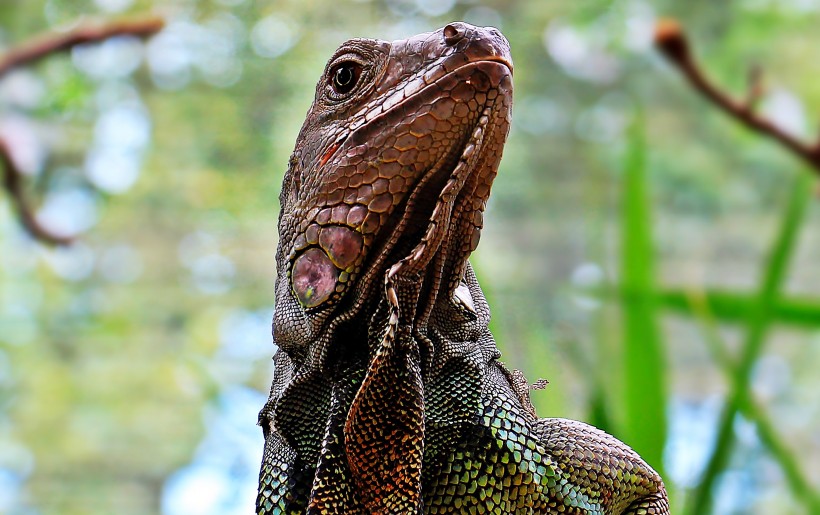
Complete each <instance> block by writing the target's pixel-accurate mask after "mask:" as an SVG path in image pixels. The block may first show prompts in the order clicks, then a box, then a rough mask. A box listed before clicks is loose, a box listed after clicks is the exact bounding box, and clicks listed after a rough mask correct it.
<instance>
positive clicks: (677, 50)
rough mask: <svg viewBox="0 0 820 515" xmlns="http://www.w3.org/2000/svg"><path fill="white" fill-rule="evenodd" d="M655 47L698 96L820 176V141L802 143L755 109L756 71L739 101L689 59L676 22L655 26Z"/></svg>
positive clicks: (758, 92) (758, 83) (758, 84)
mask: <svg viewBox="0 0 820 515" xmlns="http://www.w3.org/2000/svg"><path fill="white" fill-rule="evenodd" d="M655 46H656V47H657V48H658V50H660V51H661V53H662V54H663V55H664V56H666V58H667V59H668V60H669V61H670V62H671V63H672V64H674V65H675V66H676V67H677V68H678V69H679V70H680V71H681V72H682V73H683V75H684V77H686V79H687V80H688V81H689V84H691V85H692V87H694V88H695V89H696V90H697V91H698V92H699V93H700V94H702V95H703V96H704V97H706V98H707V99H709V100H710V101H711V102H712V103H713V104H715V105H717V106H718V107H720V108H721V109H723V111H725V112H726V113H728V114H729V115H730V116H732V117H734V118H735V119H737V120H738V121H740V122H741V123H743V124H744V125H746V127H748V128H750V129H752V130H754V131H757V132H759V133H761V134H763V135H765V136H769V137H771V138H773V139H775V140H777V141H778V142H780V144H782V145H783V146H785V147H786V148H787V149H789V150H790V151H791V152H793V153H794V154H797V155H798V156H800V157H801V158H802V159H803V160H804V161H805V162H807V163H808V164H809V165H811V167H812V169H813V170H814V171H815V172H816V173H817V174H818V175H820V141H817V142H805V141H801V140H800V139H798V138H797V137H795V136H794V135H792V134H789V133H788V132H785V131H783V129H781V128H780V127H778V126H777V125H776V124H775V123H774V122H773V121H772V120H769V119H768V118H766V117H764V116H761V115H760V114H758V113H757V111H756V110H755V109H756V106H757V103H758V100H759V99H760V96H761V90H762V87H761V79H760V75H761V74H760V71H759V70H757V69H754V68H753V69H752V71H751V72H750V74H749V91H748V92H747V95H746V98H745V99H744V100H743V101H739V100H736V99H734V98H732V97H731V96H730V95H729V94H728V93H725V92H723V91H721V90H720V89H719V88H718V87H717V86H715V85H714V84H713V83H712V82H711V81H710V80H709V79H708V78H707V77H706V75H705V74H704V72H703V70H702V69H701V68H700V66H699V65H698V63H697V62H696V61H695V59H694V57H693V56H692V52H691V49H690V47H689V41H688V39H687V37H686V34H685V33H684V32H683V29H682V28H681V26H680V24H679V23H678V22H677V21H676V20H673V19H664V20H661V21H659V22H658V23H657V25H656V26H655Z"/></svg>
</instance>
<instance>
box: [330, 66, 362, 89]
mask: <svg viewBox="0 0 820 515" xmlns="http://www.w3.org/2000/svg"><path fill="white" fill-rule="evenodd" d="M360 72H361V65H359V64H358V63H355V62H344V63H341V64H338V65H336V67H335V68H334V69H332V70H331V72H330V76H331V81H332V85H333V90H334V91H335V92H336V93H337V94H340V95H344V94H346V93H350V92H351V91H352V90H353V88H354V87H355V86H356V82H357V81H358V80H359V74H360Z"/></svg>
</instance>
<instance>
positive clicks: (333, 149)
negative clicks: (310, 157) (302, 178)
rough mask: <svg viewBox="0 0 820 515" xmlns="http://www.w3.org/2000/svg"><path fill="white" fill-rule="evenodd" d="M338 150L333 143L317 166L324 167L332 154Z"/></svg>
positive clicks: (337, 146)
mask: <svg viewBox="0 0 820 515" xmlns="http://www.w3.org/2000/svg"><path fill="white" fill-rule="evenodd" d="M338 148H339V144H338V143H334V144H333V145H330V148H328V149H327V152H325V153H324V154H323V155H322V159H320V160H319V166H320V167H322V166H325V163H327V160H328V159H330V156H332V155H333V153H334V152H336V150H337V149H338Z"/></svg>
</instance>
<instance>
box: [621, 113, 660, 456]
mask: <svg viewBox="0 0 820 515" xmlns="http://www.w3.org/2000/svg"><path fill="white" fill-rule="evenodd" d="M628 138H629V139H628V148H627V152H626V157H625V161H624V188H625V191H624V196H625V198H624V201H623V209H624V210H623V215H622V216H623V226H622V227H623V228H622V230H623V233H622V236H621V238H622V239H621V245H622V250H621V275H622V278H623V279H622V281H623V283H624V285H626V287H627V288H628V289H629V291H633V292H635V296H634V297H633V298H630V299H629V301H628V302H626V303H624V305H623V316H624V374H625V377H624V381H625V389H624V394H625V397H624V411H625V414H626V426H625V435H626V437H627V438H626V439H627V443H628V444H629V445H631V446H632V447H634V448H635V450H636V451H638V452H639V453H640V454H641V455H642V456H643V457H644V459H646V461H647V462H649V463H650V464H651V465H652V466H653V467H654V468H655V469H657V470H660V468H661V465H662V454H663V447H664V442H665V440H666V394H665V392H666V386H665V379H666V366H665V364H664V360H663V351H662V342H661V336H660V331H659V327H658V312H657V305H656V302H655V296H654V293H653V292H654V289H655V279H654V273H655V263H654V255H655V252H654V249H653V245H652V234H651V228H650V220H651V216H652V215H651V212H650V206H649V196H648V193H647V180H646V143H645V140H644V121H643V117H642V116H641V115H640V114H637V115H636V116H635V119H634V120H633V123H632V126H631V128H630V130H629V136H628Z"/></svg>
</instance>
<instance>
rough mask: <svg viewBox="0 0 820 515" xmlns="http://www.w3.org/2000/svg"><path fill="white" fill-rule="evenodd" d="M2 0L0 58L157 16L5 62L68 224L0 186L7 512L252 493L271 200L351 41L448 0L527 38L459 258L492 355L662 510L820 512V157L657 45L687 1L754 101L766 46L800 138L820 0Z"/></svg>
mask: <svg viewBox="0 0 820 515" xmlns="http://www.w3.org/2000/svg"><path fill="white" fill-rule="evenodd" d="M0 7H1V8H0V54H1V53H2V51H5V50H7V49H9V48H10V47H12V46H14V45H15V44H18V43H20V42H22V41H24V40H26V39H28V38H30V37H32V36H34V35H36V34H39V33H41V32H43V31H66V30H71V29H72V28H73V27H75V26H76V24H77V23H78V22H81V21H88V20H89V18H90V17H92V18H93V17H106V18H108V17H113V18H117V19H119V18H129V17H132V16H139V15H145V14H158V15H161V16H163V17H164V18H165V19H166V21H167V25H166V27H165V29H163V30H162V31H161V32H160V33H158V34H157V35H155V36H153V37H151V38H149V39H147V40H145V41H143V40H140V39H137V38H134V37H119V38H114V39H110V40H107V41H105V42H103V43H101V44H97V45H85V46H78V47H76V48H74V49H73V50H71V51H70V52H67V53H63V54H59V55H55V56H52V57H49V58H48V59H46V60H44V61H42V62H40V63H37V64H35V65H32V66H27V67H25V68H20V69H17V70H14V71H13V72H11V73H9V74H7V75H6V76H4V77H3V78H2V80H0V138H2V139H4V140H5V141H6V142H7V145H8V146H9V147H10V148H11V154H12V157H13V158H14V160H15V163H16V164H17V166H18V168H19V169H20V172H21V173H22V174H23V175H24V176H25V180H26V193H27V195H29V196H30V197H31V198H32V199H34V201H35V203H36V206H37V213H36V214H37V219H38V220H39V221H40V223H41V224H42V225H43V226H44V227H46V228H48V229H50V230H52V231H53V232H56V233H58V234H62V235H76V236H77V240H76V242H75V243H74V244H73V245H71V246H68V247H50V246H48V245H44V244H42V243H39V242H37V241H34V240H33V239H32V238H31V237H30V236H28V234H27V233H26V232H25V231H24V230H23V229H22V228H21V226H20V224H19V223H18V221H17V219H16V217H15V212H14V210H13V209H12V205H11V202H10V198H9V196H8V195H0V513H7V514H14V515H34V514H43V515H45V514H89V513H94V514H96V513H100V514H103V513H118V514H120V515H129V514H144V513H162V514H166V515H179V514H186V515H206V514H207V515H211V514H214V515H215V514H247V513H252V512H253V502H254V497H255V489H256V484H255V481H256V477H257V473H258V465H259V461H260V459H261V451H262V443H263V442H262V434H261V430H260V429H259V428H258V427H257V426H256V425H255V423H256V414H257V412H258V410H259V409H260V408H261V406H262V405H263V403H264V401H265V399H266V395H267V389H268V388H269V384H270V379H271V375H272V363H271V360H270V357H271V356H272V354H273V352H274V347H273V345H272V343H271V338H270V320H271V316H272V311H273V308H274V306H273V282H274V278H275V264H274V250H275V247H276V242H277V235H276V217H277V214H278V209H279V206H278V202H277V196H278V192H279V188H280V182H281V179H282V175H283V172H284V170H285V167H286V163H287V159H288V156H289V154H290V151H291V150H292V148H293V144H294V141H295V138H296V134H297V131H298V129H299V127H300V125H301V122H302V119H303V117H304V113H305V111H306V110H307V108H308V106H309V104H310V102H311V101H312V97H313V92H314V85H315V83H316V80H317V79H318V78H319V75H320V73H321V71H322V69H323V66H324V63H325V61H326V60H327V58H328V57H329V56H330V54H331V53H332V52H333V50H334V49H335V48H336V47H337V46H338V44H339V43H341V42H342V41H344V40H345V39H348V38H350V37H356V36H366V37H377V38H381V39H388V40H390V39H396V38H403V37H407V36H409V35H412V34H415V33H419V32H423V31H428V30H433V29H435V28H438V27H440V26H442V25H444V24H445V23H447V22H449V21H452V20H465V21H468V22H471V23H474V24H480V25H493V26H496V27H499V28H500V29H502V30H503V32H504V33H505V34H506V36H507V37H508V38H509V40H510V42H511V45H512V49H513V57H514V60H515V65H516V69H515V81H516V98H515V110H514V124H513V127H512V131H511V134H510V139H509V143H508V145H507V149H506V152H505V158H504V160H503V162H502V165H501V169H500V173H499V176H498V179H497V180H496V183H495V187H494V193H493V197H492V198H491V201H490V204H489V207H488V213H487V216H486V220H487V228H486V229H485V231H484V234H483V241H482V243H481V245H480V247H479V249H478V251H477V252H476V253H475V255H474V257H473V263H474V265H475V267H476V270H477V273H478V275H479V279H480V280H481V283H482V286H483V288H484V289H485V291H486V293H487V296H488V298H489V300H490V303H491V306H492V308H493V317H494V318H493V322H492V323H493V330H494V333H495V335H496V338H497V340H498V341H499V345H500V347H501V349H502V351H503V353H504V358H503V359H504V361H505V362H506V363H508V364H509V365H510V366H512V367H515V368H520V369H522V370H523V371H524V372H525V374H526V375H527V377H529V378H530V379H531V380H535V379H538V378H546V379H548V380H549V381H550V385H549V386H548V387H547V389H546V390H545V391H540V392H534V393H533V398H534V402H535V404H536V406H537V408H538V410H539V414H540V415H541V416H562V417H570V418H575V419H581V420H586V421H589V422H592V423H595V424H596V425H598V426H600V427H602V428H605V429H606V430H607V431H609V432H612V433H614V434H616V435H617V436H619V437H621V438H623V439H625V440H626V441H627V442H628V443H629V444H630V445H632V446H633V447H635V448H636V449H637V450H639V451H640V452H641V453H643V454H644V456H645V457H646V458H647V459H648V461H650V463H651V464H652V465H653V466H655V467H656V468H657V469H658V470H660V471H662V473H663V474H664V476H665V478H666V481H667V486H668V488H669V490H670V492H671V494H672V496H673V508H674V511H675V512H679V513H683V512H684V511H685V512H687V513H719V514H741V513H743V514H746V513H748V514H758V513H759V514H763V513H778V514H792V513H796V514H802V513H820V503H818V490H820V399H818V394H817V390H818V388H820V374H818V372H817V371H818V368H820V292H819V291H818V290H820V267H818V263H820V202H818V189H817V181H816V180H814V179H813V178H812V177H816V175H813V172H812V171H810V170H809V169H807V168H805V167H804V166H803V165H802V164H801V163H800V162H799V161H797V160H796V159H795V158H794V157H793V156H792V155H790V154H788V153H787V152H786V151H784V150H783V149H782V148H781V147H779V146H777V145H776V144H775V143H772V142H771V141H769V140H766V139H763V138H761V137H760V136H758V135H755V134H751V133H749V132H748V131H746V130H745V129H743V128H741V127H740V126H739V125H737V123H736V122H735V121H733V120H731V119H729V118H727V117H726V116H725V115H723V114H722V113H719V112H717V111H716V110H715V109H714V108H713V107H712V106H710V105H708V104H706V103H705V102H704V101H703V100H702V99H701V98H700V97H698V96H697V95H696V94H695V93H694V92H693V91H692V90H691V89H690V88H689V87H688V86H687V85H686V84H685V83H684V81H683V80H682V79H681V77H680V76H679V75H678V74H677V73H676V70H674V69H673V68H671V67H670V66H669V65H668V64H666V62H665V61H664V60H663V59H662V58H661V57H660V56H659V55H658V54H657V52H656V51H655V50H654V49H653V46H652V34H653V26H654V23H655V21H656V19H657V18H658V17H661V16H674V17H677V18H678V19H679V20H680V21H681V22H682V23H683V25H684V26H685V27H686V29H687V32H688V33H689V35H690V36H691V38H692V41H693V44H694V47H695V51H696V53H697V55H698V56H700V59H701V60H702V62H703V65H704V67H705V68H706V69H707V70H708V71H709V73H710V74H711V75H712V76H713V77H714V78H715V80H716V81H717V82H718V83H720V84H722V85H724V86H725V87H726V88H727V89H729V90H731V91H733V92H735V93H737V95H738V96H739V97H740V96H742V95H743V92H744V89H745V87H746V80H747V72H748V70H749V68H750V67H751V66H753V65H759V66H760V67H761V68H762V69H763V70H764V81H763V83H764V85H765V90H764V91H765V93H764V95H763V97H762V98H761V102H760V109H761V112H763V113H765V114H766V115H767V116H769V117H771V118H772V119H773V120H774V121H775V123H776V124H777V125H778V126H780V127H782V128H784V130H787V131H789V132H792V133H794V134H797V135H800V136H801V137H805V138H813V137H814V136H813V135H814V134H815V130H816V120H817V119H818V116H820V115H818V113H820V81H817V80H816V78H817V77H818V74H820V61H818V60H817V59H814V58H812V57H811V56H814V55H815V54H816V48H817V44H818V36H817V24H818V22H820V1H818V0H748V1H744V2H713V1H710V0H693V1H688V2H673V1H671V0H667V1H654V2H653V1H647V0H625V1H621V2H614V1H605V0H550V1H544V0H531V1H525V0H496V1H491V0H487V1H482V0H369V1H368V0H357V1H354V0H279V1H275V2H274V1H269V2H263V1H254V0H172V1H159V0H25V1H24V0H0ZM721 427H722V428H723V429H722V431H721V430H720V428H721ZM713 454H717V455H718V458H719V459H717V460H713V459H712V458H711V457H712V456H713ZM711 461H715V463H714V464H713V465H711V466H710V465H709V463H710V462H711ZM698 485H702V486H700V487H699V486H698Z"/></svg>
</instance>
